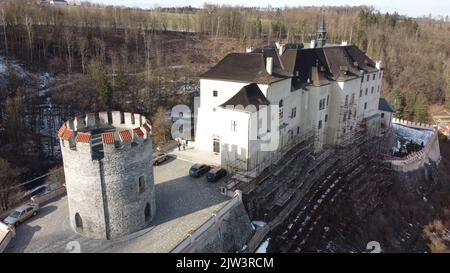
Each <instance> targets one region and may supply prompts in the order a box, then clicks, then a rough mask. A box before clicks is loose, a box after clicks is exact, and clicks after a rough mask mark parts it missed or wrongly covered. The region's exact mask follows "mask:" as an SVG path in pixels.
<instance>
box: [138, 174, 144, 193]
mask: <svg viewBox="0 0 450 273" xmlns="http://www.w3.org/2000/svg"><path fill="white" fill-rule="evenodd" d="M144 191H145V179H144V177H143V176H141V177H139V193H143V192H144Z"/></svg>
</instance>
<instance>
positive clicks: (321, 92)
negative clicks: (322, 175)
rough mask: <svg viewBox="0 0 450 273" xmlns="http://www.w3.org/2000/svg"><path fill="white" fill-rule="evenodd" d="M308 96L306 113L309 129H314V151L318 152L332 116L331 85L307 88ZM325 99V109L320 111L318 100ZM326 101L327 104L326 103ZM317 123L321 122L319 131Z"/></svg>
mask: <svg viewBox="0 0 450 273" xmlns="http://www.w3.org/2000/svg"><path fill="white" fill-rule="evenodd" d="M308 89H309V91H308V93H309V96H308V110H307V111H308V112H307V115H309V122H310V124H309V126H308V127H309V128H315V129H316V140H317V142H316V147H315V149H316V150H320V149H321V148H322V146H323V143H324V141H325V139H326V135H327V134H328V131H329V129H328V127H329V126H330V125H332V123H331V121H332V115H330V109H331V107H332V105H333V94H332V93H335V92H332V91H333V85H332V84H329V85H324V86H320V87H319V86H310V87H308ZM321 99H325V108H324V109H322V110H320V108H319V105H320V100H321ZM327 99H328V103H327ZM325 116H328V117H327V121H326V122H325ZM319 121H322V128H321V129H319Z"/></svg>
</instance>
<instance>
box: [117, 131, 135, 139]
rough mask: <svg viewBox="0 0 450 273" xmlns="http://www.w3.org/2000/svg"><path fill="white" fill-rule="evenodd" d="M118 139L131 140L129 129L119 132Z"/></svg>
mask: <svg viewBox="0 0 450 273" xmlns="http://www.w3.org/2000/svg"><path fill="white" fill-rule="evenodd" d="M119 137H120V140H122V141H131V139H132V137H131V133H130V131H129V130H126V131H121V132H119Z"/></svg>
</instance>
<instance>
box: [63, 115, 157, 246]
mask: <svg viewBox="0 0 450 273" xmlns="http://www.w3.org/2000/svg"><path fill="white" fill-rule="evenodd" d="M58 136H59V139H60V145H61V152H62V157H63V163H64V174H65V178H66V187H67V197H68V202H69V219H70V224H71V226H72V228H73V229H74V230H75V231H76V232H77V233H79V234H81V235H83V236H86V237H89V238H94V239H113V238H117V237H121V236H123V235H126V234H130V233H133V232H135V231H138V230H140V229H142V228H144V227H146V226H147V225H148V224H149V223H150V221H151V220H152V218H153V217H154V215H155V211H156V210H155V193H154V192H155V190H154V180H153V166H152V153H153V149H152V140H151V125H150V123H149V122H148V121H147V119H146V118H145V117H144V116H141V115H139V114H133V113H123V112H118V111H114V112H100V113H96V114H87V115H86V116H82V117H75V118H73V119H71V120H69V121H67V122H65V123H64V124H63V125H62V126H61V128H60V129H59V132H58Z"/></svg>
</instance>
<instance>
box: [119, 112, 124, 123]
mask: <svg viewBox="0 0 450 273" xmlns="http://www.w3.org/2000/svg"><path fill="white" fill-rule="evenodd" d="M120 123H121V124H124V123H125V113H124V112H120Z"/></svg>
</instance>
